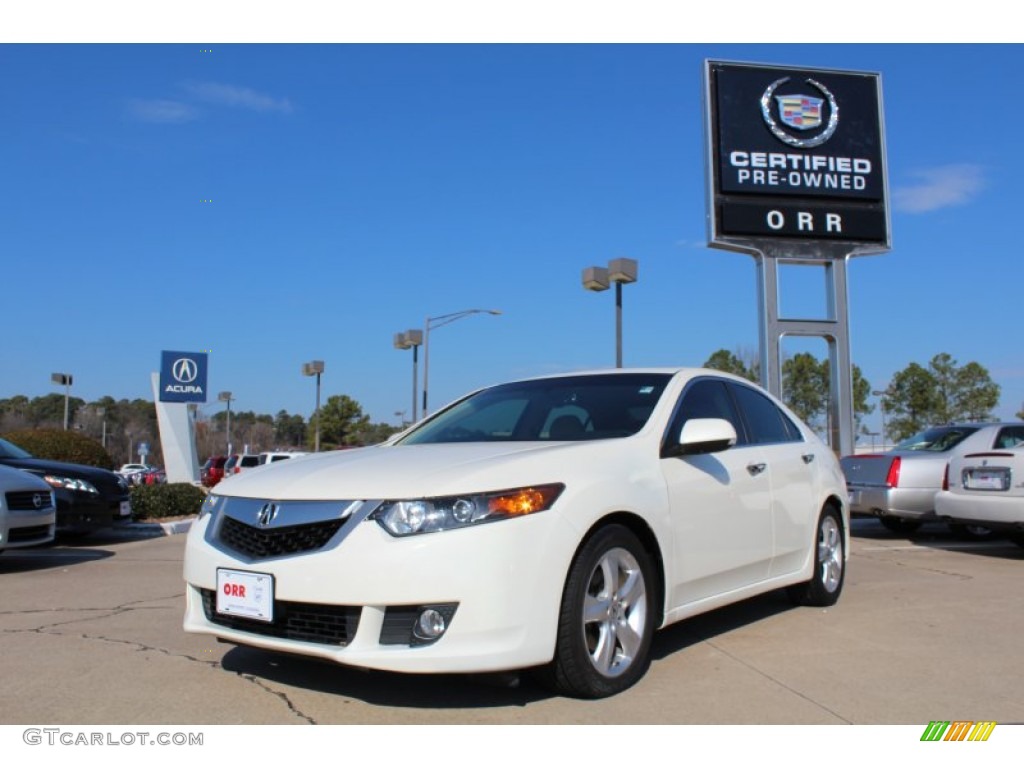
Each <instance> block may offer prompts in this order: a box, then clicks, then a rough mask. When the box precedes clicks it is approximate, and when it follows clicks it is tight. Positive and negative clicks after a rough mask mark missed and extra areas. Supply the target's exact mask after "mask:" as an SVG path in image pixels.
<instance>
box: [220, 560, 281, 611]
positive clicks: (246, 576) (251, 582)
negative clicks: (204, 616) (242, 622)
mask: <svg viewBox="0 0 1024 768" xmlns="http://www.w3.org/2000/svg"><path fill="white" fill-rule="evenodd" d="M217 613H223V614H225V615H227V616H244V617H245V618H247V619H257V620H259V621H273V620H274V577H273V576H271V575H270V574H269V573H253V572H251V571H232V570H228V569H227V568H218V569H217Z"/></svg>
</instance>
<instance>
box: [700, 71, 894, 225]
mask: <svg viewBox="0 0 1024 768" xmlns="http://www.w3.org/2000/svg"><path fill="white" fill-rule="evenodd" d="M705 76H706V81H705V84H706V92H705V100H706V107H707V115H708V153H709V162H708V168H709V173H710V184H711V190H712V206H713V209H712V215H711V220H712V232H711V240H712V241H713V242H716V241H718V242H728V241H730V240H749V239H758V238H791V239H819V240H844V241H851V242H853V243H873V244H879V245H887V244H888V242H889V216H888V209H887V207H886V178H885V147H884V137H883V134H882V120H881V92H880V83H879V77H878V75H877V74H874V73H864V72H847V71H830V70H817V69H792V68H783V67H773V66H762V65H753V64H741V63H735V62H721V61H708V62H707V63H706V72H705Z"/></svg>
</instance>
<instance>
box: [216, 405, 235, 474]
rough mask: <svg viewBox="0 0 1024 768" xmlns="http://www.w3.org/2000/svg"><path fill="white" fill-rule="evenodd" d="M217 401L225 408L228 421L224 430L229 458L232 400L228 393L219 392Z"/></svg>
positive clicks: (229, 456)
mask: <svg viewBox="0 0 1024 768" xmlns="http://www.w3.org/2000/svg"><path fill="white" fill-rule="evenodd" d="M217 399H218V400H219V401H220V402H222V403H224V404H225V405H226V406H227V414H228V420H227V424H226V429H225V435H226V441H225V442H226V443H227V456H228V458H231V401H232V400H233V399H234V398H233V397H232V396H231V393H230V392H221V393H220V394H218V395H217Z"/></svg>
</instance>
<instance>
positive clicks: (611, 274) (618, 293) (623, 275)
mask: <svg viewBox="0 0 1024 768" xmlns="http://www.w3.org/2000/svg"><path fill="white" fill-rule="evenodd" d="M638 272H639V268H638V264H637V261H636V259H625V258H623V259H612V260H611V261H609V262H608V266H607V268H606V267H587V268H586V269H584V270H583V287H584V288H586V289H587V290H588V291H606V290H608V289H609V288H610V287H611V283H615V367H616V368H621V367H622V286H623V284H624V283H635V282H636V280H637V275H638Z"/></svg>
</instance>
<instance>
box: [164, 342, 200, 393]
mask: <svg viewBox="0 0 1024 768" xmlns="http://www.w3.org/2000/svg"><path fill="white" fill-rule="evenodd" d="M206 362H207V354H206V353H205V352H166V351H164V352H161V353H160V401H161V402H164V403H205V402H206V370H207V366H206Z"/></svg>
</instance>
